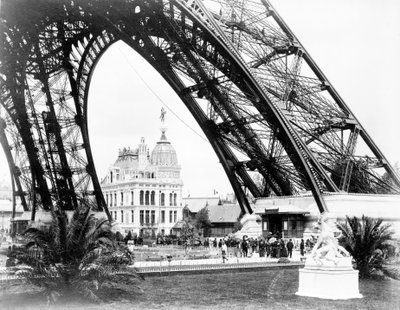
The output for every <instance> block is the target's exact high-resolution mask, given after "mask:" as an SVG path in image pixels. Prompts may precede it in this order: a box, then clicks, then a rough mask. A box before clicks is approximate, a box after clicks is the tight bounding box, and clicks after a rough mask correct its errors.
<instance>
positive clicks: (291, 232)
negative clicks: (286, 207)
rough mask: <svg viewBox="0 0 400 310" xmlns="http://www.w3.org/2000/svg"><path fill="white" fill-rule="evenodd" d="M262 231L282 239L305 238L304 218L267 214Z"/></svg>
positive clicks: (294, 215)
mask: <svg viewBox="0 0 400 310" xmlns="http://www.w3.org/2000/svg"><path fill="white" fill-rule="evenodd" d="M262 222H263V223H262V231H263V236H264V237H266V236H268V235H269V234H270V233H272V234H274V235H278V236H280V237H282V238H303V233H304V216H303V215H298V214H268V215H267V214H265V215H263V216H262Z"/></svg>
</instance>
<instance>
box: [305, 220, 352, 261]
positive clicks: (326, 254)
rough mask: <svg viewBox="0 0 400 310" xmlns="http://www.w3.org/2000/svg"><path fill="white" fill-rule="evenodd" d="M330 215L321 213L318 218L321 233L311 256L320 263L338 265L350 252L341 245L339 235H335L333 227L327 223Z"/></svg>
mask: <svg viewBox="0 0 400 310" xmlns="http://www.w3.org/2000/svg"><path fill="white" fill-rule="evenodd" d="M327 221H328V217H327V216H326V215H321V216H320V218H319V220H318V228H319V230H320V234H319V236H318V239H317V242H316V243H315V245H314V247H313V249H312V251H311V258H312V259H313V260H314V261H315V263H317V264H318V265H325V264H328V265H330V264H332V263H333V264H334V265H337V264H338V262H339V260H340V259H341V258H343V257H350V254H349V252H347V251H346V249H345V248H343V247H342V246H340V245H339V242H338V238H339V237H340V236H338V237H335V235H334V232H333V230H332V228H331V227H330V226H329V224H328V223H327Z"/></svg>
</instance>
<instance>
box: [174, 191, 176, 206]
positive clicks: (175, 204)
mask: <svg viewBox="0 0 400 310" xmlns="http://www.w3.org/2000/svg"><path fill="white" fill-rule="evenodd" d="M174 206H176V193H175V194H174Z"/></svg>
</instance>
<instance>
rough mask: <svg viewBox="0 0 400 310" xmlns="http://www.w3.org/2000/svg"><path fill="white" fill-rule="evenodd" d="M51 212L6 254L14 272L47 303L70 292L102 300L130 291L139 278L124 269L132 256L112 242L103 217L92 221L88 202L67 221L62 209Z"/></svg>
mask: <svg viewBox="0 0 400 310" xmlns="http://www.w3.org/2000/svg"><path fill="white" fill-rule="evenodd" d="M51 215H52V222H51V224H50V227H48V228H34V227H30V228H28V229H27V230H26V231H25V232H24V236H25V237H26V239H27V243H26V245H25V246H24V247H22V248H19V249H16V250H15V251H13V252H12V253H11V255H13V256H14V257H15V258H16V259H17V261H18V262H19V264H18V266H17V270H18V271H17V273H16V274H17V275H19V276H20V277H21V278H24V279H26V280H27V281H28V282H29V283H31V284H33V285H35V286H37V287H40V288H42V289H43V291H44V293H45V294H46V295H47V297H48V299H49V300H52V301H55V299H56V298H55V297H57V296H59V295H65V294H71V293H78V294H82V295H84V296H85V297H87V298H89V299H90V300H92V301H102V300H104V299H105V296H106V295H107V294H108V295H109V294H110V293H112V292H113V291H115V290H117V291H124V290H129V292H130V293H131V292H132V288H133V287H132V286H135V287H136V285H137V279H138V278H140V276H139V275H138V274H137V273H136V272H135V271H134V270H133V269H132V268H129V267H128V266H129V265H130V264H131V263H132V260H133V254H132V253H131V252H130V251H129V250H128V249H127V248H126V247H123V246H121V245H119V244H118V243H117V242H116V240H115V235H114V233H113V232H112V231H111V224H110V222H109V221H108V220H107V219H97V218H96V217H95V215H94V214H93V213H92V212H91V208H90V207H89V206H83V207H81V208H79V209H77V210H76V211H75V212H74V214H73V216H72V218H71V220H70V221H68V218H67V215H66V213H65V212H64V211H62V210H57V211H52V212H51Z"/></svg>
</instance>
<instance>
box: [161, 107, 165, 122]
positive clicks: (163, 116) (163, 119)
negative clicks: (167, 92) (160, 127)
mask: <svg viewBox="0 0 400 310" xmlns="http://www.w3.org/2000/svg"><path fill="white" fill-rule="evenodd" d="M165 114H167V111H166V110H165V109H164V107H162V108H161V115H160V120H161V123H163V124H164V122H165Z"/></svg>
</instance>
